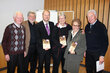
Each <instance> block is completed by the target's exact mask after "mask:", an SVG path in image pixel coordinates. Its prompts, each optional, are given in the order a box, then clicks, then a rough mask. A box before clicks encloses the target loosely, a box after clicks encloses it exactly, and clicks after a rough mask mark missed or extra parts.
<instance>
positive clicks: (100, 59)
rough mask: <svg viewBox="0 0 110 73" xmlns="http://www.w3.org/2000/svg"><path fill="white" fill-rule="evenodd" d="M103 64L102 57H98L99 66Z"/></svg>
mask: <svg viewBox="0 0 110 73" xmlns="http://www.w3.org/2000/svg"><path fill="white" fill-rule="evenodd" d="M103 62H104V57H103V56H100V57H99V64H102V63H103Z"/></svg>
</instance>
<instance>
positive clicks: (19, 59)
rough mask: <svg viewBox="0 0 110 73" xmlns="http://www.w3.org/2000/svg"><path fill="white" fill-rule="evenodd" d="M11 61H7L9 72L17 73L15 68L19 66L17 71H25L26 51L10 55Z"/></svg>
mask: <svg viewBox="0 0 110 73" xmlns="http://www.w3.org/2000/svg"><path fill="white" fill-rule="evenodd" d="M9 56H10V61H8V62H7V73H15V68H16V66H17V73H24V70H23V64H24V53H23V54H17V55H9Z"/></svg>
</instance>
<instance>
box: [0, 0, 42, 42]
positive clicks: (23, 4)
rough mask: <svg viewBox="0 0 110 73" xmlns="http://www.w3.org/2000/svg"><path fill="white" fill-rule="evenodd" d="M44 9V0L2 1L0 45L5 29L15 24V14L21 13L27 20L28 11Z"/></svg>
mask: <svg viewBox="0 0 110 73" xmlns="http://www.w3.org/2000/svg"><path fill="white" fill-rule="evenodd" d="M41 9H44V0H0V43H1V41H2V37H3V33H4V29H5V27H6V26H7V25H8V24H10V23H12V22H13V14H14V13H15V12H16V11H21V12H22V13H23V15H24V19H25V20H26V19H27V13H28V11H30V10H32V11H36V10H41Z"/></svg>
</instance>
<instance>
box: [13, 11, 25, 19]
mask: <svg viewBox="0 0 110 73" xmlns="http://www.w3.org/2000/svg"><path fill="white" fill-rule="evenodd" d="M18 14H21V15H22V16H23V14H22V12H20V11H17V12H16V13H15V14H14V15H13V17H14V18H15V17H16V15H18Z"/></svg>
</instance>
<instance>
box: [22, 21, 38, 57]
mask: <svg viewBox="0 0 110 73" xmlns="http://www.w3.org/2000/svg"><path fill="white" fill-rule="evenodd" d="M36 23H37V22H36V21H35V24H36ZM22 25H23V26H24V27H25V32H26V33H25V35H26V38H25V48H26V55H27V53H28V49H29V45H30V37H31V35H30V28H29V23H28V20H27V21H24V22H23V23H22Z"/></svg>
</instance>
